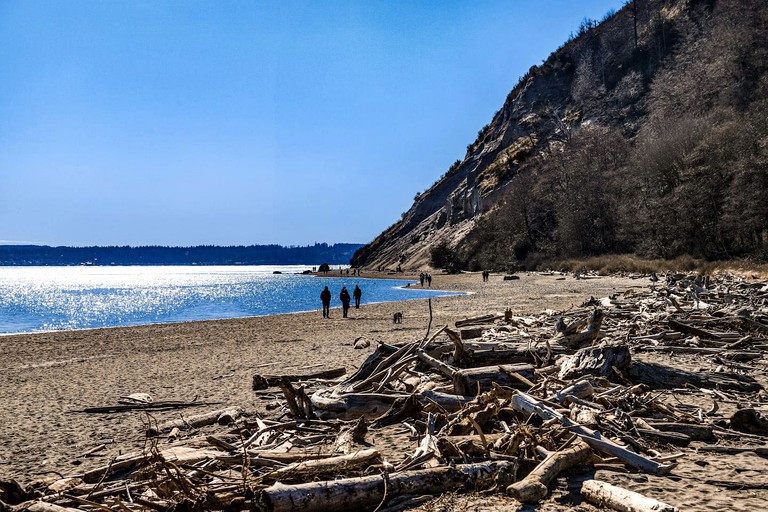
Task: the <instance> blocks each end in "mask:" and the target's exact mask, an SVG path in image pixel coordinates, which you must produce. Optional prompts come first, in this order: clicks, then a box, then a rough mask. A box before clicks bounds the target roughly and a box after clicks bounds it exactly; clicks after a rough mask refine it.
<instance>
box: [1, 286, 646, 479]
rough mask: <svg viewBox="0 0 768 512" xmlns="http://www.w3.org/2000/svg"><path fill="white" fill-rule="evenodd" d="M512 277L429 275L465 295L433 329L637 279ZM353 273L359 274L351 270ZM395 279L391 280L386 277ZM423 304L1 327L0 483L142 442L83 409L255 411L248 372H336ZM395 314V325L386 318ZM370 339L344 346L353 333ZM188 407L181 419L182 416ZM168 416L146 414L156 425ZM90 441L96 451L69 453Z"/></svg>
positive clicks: (416, 332) (414, 331) (437, 304)
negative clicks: (135, 406) (215, 407)
mask: <svg viewBox="0 0 768 512" xmlns="http://www.w3.org/2000/svg"><path fill="white" fill-rule="evenodd" d="M520 276H521V279H520V280H516V281H503V277H502V276H501V275H492V276H491V281H490V282H489V283H483V282H482V280H481V277H480V275H479V274H459V275H442V274H439V275H436V276H434V281H433V286H434V287H437V288H440V289H443V290H446V291H456V292H472V294H460V295H448V296H446V295H444V296H439V297H433V298H432V308H433V323H432V326H433V332H434V330H436V329H437V328H439V326H440V325H443V324H450V325H452V324H453V322H455V321H456V320H459V319H461V318H466V317H469V316H474V315H478V314H485V313H488V312H496V311H504V309H505V308H507V307H509V308H511V309H512V310H513V312H514V314H532V313H540V312H542V311H543V310H545V309H560V310H566V309H569V308H571V307H574V306H578V305H579V304H581V303H582V302H583V301H585V300H587V299H589V297H590V296H604V295H608V294H610V293H614V292H616V291H617V290H618V291H623V289H626V288H629V287H640V286H644V285H645V284H647V282H646V281H643V282H639V281H635V280H630V279H625V278H611V277H606V278H600V279H594V280H575V279H573V278H570V277H569V278H567V279H565V280H562V279H559V278H556V277H553V276H542V275H537V274H521V275H520ZM361 277H363V276H361ZM403 277H406V278H407V274H406V276H398V278H403ZM427 302H428V301H427V300H426V299H409V300H405V301H397V302H382V303H376V304H364V305H362V306H361V308H360V309H355V308H354V307H353V308H351V309H350V318H348V319H343V318H341V311H340V309H341V308H332V309H331V318H330V319H323V318H322V316H321V314H320V310H316V311H310V312H302V313H288V314H279V315H269V316H261V317H247V318H235V319H227V320H204V321H197V322H179V323H166V324H151V325H141V326H130V327H110V328H99V329H84V330H77V331H52V332H47V333H34V334H12V335H8V336H4V337H3V339H2V345H3V352H4V358H3V362H2V368H1V369H2V371H3V373H4V375H5V377H6V378H5V379H4V383H3V384H2V385H1V386H0V404H2V410H0V413H2V418H0V419H1V420H2V421H0V478H15V479H17V480H19V481H27V480H31V479H33V478H39V477H43V476H46V475H50V474H51V472H58V473H62V474H65V475H66V474H74V473H78V472H82V471H83V470H86V469H92V468H93V467H97V466H99V465H103V464H105V463H108V461H109V460H110V458H111V457H113V456H115V455H117V454H118V453H126V452H128V451H132V450H137V449H141V448H142V447H143V446H144V443H145V441H146V439H145V436H144V434H143V432H144V422H145V421H146V420H147V418H145V417H143V416H142V414H141V413H138V412H132V413H122V414H101V415H99V414H85V413H77V412H73V411H76V410H81V409H83V408H85V407H92V406H108V405H114V404H116V403H117V401H118V399H119V398H120V397H121V396H126V395H130V394H132V393H149V394H150V395H151V396H152V397H153V399H154V400H155V401H160V400H186V401H191V400H192V399H193V398H195V397H197V399H198V400H199V401H205V402H222V403H223V404H224V405H233V406H240V407H243V408H244V409H245V410H247V411H252V412H258V411H260V410H263V407H264V400H263V399H262V398H260V396H261V395H258V394H257V393H254V392H253V391H252V389H251V384H252V382H251V381H252V377H253V374H254V373H260V370H259V368H266V369H267V371H268V370H269V369H270V368H279V371H276V373H279V372H280V371H288V370H299V369H301V368H304V367H307V366H308V365H309V366H314V367H326V368H332V367H339V366H344V367H345V368H346V369H347V372H348V373H351V372H353V371H354V370H355V368H356V367H357V366H358V365H359V364H360V363H361V362H362V361H363V360H364V359H365V358H366V357H367V356H368V354H370V352H371V351H373V349H374V348H375V346H376V343H377V342H383V343H399V342H405V341H413V340H415V339H421V338H422V337H423V336H424V333H425V330H426V326H427V324H428V319H429V311H428V308H427ZM395 312H401V313H403V323H402V324H393V323H392V316H393V314H394V313H395ZM359 337H363V338H365V339H367V340H369V341H370V343H371V346H370V347H369V348H367V349H365V350H355V349H354V348H353V344H354V341H355V339H357V338H359ZM195 412H196V411H195V410H190V412H187V413H185V414H194V413H195ZM179 414H182V413H180V412H179V411H168V412H156V413H152V417H153V418H154V419H155V420H157V421H163V420H166V419H169V418H178V417H179ZM101 444H104V445H106V448H105V449H103V450H101V451H100V452H98V454H96V456H89V457H84V456H81V454H83V453H85V452H87V451H88V450H91V449H93V448H94V447H97V446H99V445H101Z"/></svg>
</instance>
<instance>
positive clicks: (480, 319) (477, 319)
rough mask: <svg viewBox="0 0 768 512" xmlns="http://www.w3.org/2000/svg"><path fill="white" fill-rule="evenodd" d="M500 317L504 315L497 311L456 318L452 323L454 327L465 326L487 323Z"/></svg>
mask: <svg viewBox="0 0 768 512" xmlns="http://www.w3.org/2000/svg"><path fill="white" fill-rule="evenodd" d="M500 318H504V315H500V314H497V313H489V314H487V315H479V316H473V317H470V318H464V319H462V320H456V322H455V323H454V325H455V326H456V327H467V326H469V325H478V324H489V323H493V322H495V321H496V320H498V319H500Z"/></svg>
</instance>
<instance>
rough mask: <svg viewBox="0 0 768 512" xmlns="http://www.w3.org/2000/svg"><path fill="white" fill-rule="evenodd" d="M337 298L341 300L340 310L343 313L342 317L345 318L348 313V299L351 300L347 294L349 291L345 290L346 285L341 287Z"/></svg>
mask: <svg viewBox="0 0 768 512" xmlns="http://www.w3.org/2000/svg"><path fill="white" fill-rule="evenodd" d="M339 299H340V300H341V311H342V313H343V314H344V318H347V314H348V313H349V301H350V300H351V297H350V296H349V292H348V291H347V287H346V286H342V287H341V293H340V294H339Z"/></svg>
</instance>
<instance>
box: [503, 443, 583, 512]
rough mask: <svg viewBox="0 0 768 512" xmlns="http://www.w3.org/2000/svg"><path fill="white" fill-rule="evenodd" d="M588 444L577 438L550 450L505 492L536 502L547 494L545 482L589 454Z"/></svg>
mask: <svg viewBox="0 0 768 512" xmlns="http://www.w3.org/2000/svg"><path fill="white" fill-rule="evenodd" d="M590 451H591V450H590V448H589V445H587V444H586V443H585V442H584V441H582V440H580V439H577V440H576V441H575V442H574V443H573V444H572V445H571V446H569V447H567V448H565V449H563V450H558V451H556V452H552V453H550V454H549V455H547V457H546V458H545V459H544V460H543V461H542V462H541V463H540V464H539V465H538V466H536V467H535V468H534V470H533V471H531V472H530V473H529V474H528V476H526V477H525V478H523V479H522V480H520V481H519V482H515V483H513V484H512V485H510V486H509V487H507V493H509V494H510V495H511V496H512V497H513V498H515V499H516V500H517V501H520V502H522V503H536V502H538V501H541V500H542V499H544V498H545V497H546V495H547V484H549V482H551V481H552V480H553V479H554V478H555V477H557V475H559V474H560V473H561V472H562V471H564V470H566V469H568V468H571V467H573V466H576V465H578V464H581V463H582V462H584V461H585V460H586V459H587V457H589V454H590Z"/></svg>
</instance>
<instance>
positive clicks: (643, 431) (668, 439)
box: [637, 428, 691, 446]
mask: <svg viewBox="0 0 768 512" xmlns="http://www.w3.org/2000/svg"><path fill="white" fill-rule="evenodd" d="M637 433H638V434H640V435H641V436H643V437H644V438H646V439H650V440H652V441H655V442H657V443H666V444H671V445H675V446H688V445H689V444H691V438H690V437H689V436H688V435H686V434H682V433H680V432H663V431H661V430H654V429H651V428H638V429H637Z"/></svg>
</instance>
